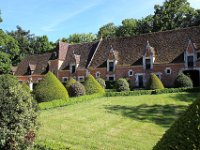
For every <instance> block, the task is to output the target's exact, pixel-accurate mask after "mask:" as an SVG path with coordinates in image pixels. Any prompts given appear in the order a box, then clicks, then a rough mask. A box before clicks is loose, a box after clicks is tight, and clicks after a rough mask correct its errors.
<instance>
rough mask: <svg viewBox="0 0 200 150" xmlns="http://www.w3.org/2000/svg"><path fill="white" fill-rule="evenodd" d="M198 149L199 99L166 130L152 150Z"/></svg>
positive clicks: (199, 125)
mask: <svg viewBox="0 0 200 150" xmlns="http://www.w3.org/2000/svg"><path fill="white" fill-rule="evenodd" d="M169 149H171V150H173V149H174V150H199V149H200V99H199V98H198V99H197V100H196V101H195V102H193V104H192V105H190V106H189V107H188V109H187V110H186V112H185V113H184V114H182V116H181V117H180V118H179V119H178V120H177V121H176V122H175V123H174V124H173V125H172V126H171V127H170V129H168V130H167V131H166V133H165V134H164V135H163V137H162V138H161V140H160V141H159V142H158V143H157V144H156V146H155V147H154V148H153V150H169Z"/></svg>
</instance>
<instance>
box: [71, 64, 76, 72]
mask: <svg viewBox="0 0 200 150" xmlns="http://www.w3.org/2000/svg"><path fill="white" fill-rule="evenodd" d="M72 66H75V72H76V64H75V63H72V64H70V73H72ZM75 72H74V73H75Z"/></svg>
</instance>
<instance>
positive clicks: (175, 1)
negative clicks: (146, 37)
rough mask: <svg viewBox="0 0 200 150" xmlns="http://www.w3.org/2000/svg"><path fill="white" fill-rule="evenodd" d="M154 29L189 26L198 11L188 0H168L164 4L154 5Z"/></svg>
mask: <svg viewBox="0 0 200 150" xmlns="http://www.w3.org/2000/svg"><path fill="white" fill-rule="evenodd" d="M154 10H155V11H154V29H153V31H161V30H171V29H175V28H183V27H188V26H190V24H191V21H192V18H193V16H194V14H195V13H196V11H195V9H194V8H192V7H190V4H189V3H188V2H187V0H166V1H165V2H164V3H163V5H162V6H160V5H155V7H154Z"/></svg>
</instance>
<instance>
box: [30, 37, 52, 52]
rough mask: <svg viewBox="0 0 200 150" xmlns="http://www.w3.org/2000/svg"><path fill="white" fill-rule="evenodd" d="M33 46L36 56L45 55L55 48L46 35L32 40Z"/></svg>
mask: <svg viewBox="0 0 200 150" xmlns="http://www.w3.org/2000/svg"><path fill="white" fill-rule="evenodd" d="M31 46H32V49H33V50H34V53H36V54H41V53H45V52H48V51H51V50H52V49H53V48H54V46H53V44H52V43H51V42H49V39H48V37H47V36H46V35H43V36H37V37H35V39H34V40H32V45H31Z"/></svg>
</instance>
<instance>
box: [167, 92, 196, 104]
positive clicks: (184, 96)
mask: <svg viewBox="0 0 200 150" xmlns="http://www.w3.org/2000/svg"><path fill="white" fill-rule="evenodd" d="M197 96H199V93H180V94H176V95H171V96H170V97H171V98H174V99H176V100H179V101H184V102H193V101H194V100H196V98H197Z"/></svg>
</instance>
